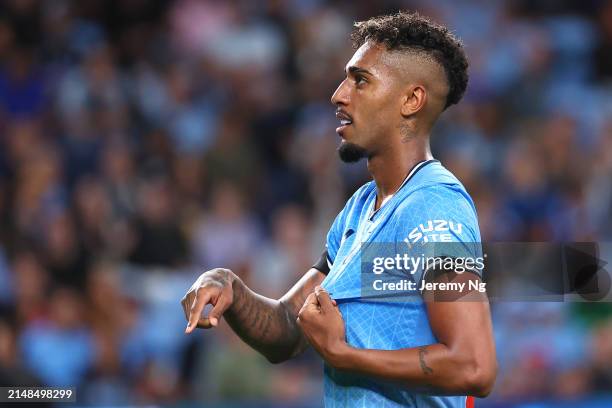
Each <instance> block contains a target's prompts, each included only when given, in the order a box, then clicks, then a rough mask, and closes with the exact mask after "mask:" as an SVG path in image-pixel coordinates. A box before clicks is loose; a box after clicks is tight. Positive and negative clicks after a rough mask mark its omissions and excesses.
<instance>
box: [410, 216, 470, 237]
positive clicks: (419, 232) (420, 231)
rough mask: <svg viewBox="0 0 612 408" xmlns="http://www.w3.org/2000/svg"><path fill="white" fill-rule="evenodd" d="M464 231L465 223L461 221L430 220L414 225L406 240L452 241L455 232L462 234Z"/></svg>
mask: <svg viewBox="0 0 612 408" xmlns="http://www.w3.org/2000/svg"><path fill="white" fill-rule="evenodd" d="M462 231H463V225H462V224H461V223H459V222H453V221H449V220H429V221H426V222H424V223H422V224H419V225H418V226H416V227H414V228H413V229H412V230H411V231H410V233H409V234H408V237H407V238H405V239H404V242H406V243H414V242H451V241H452V240H453V234H455V235H461V233H462Z"/></svg>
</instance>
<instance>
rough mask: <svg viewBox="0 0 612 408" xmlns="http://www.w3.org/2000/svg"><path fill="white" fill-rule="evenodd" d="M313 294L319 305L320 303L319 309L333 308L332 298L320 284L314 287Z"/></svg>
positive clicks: (324, 310)
mask: <svg viewBox="0 0 612 408" xmlns="http://www.w3.org/2000/svg"><path fill="white" fill-rule="evenodd" d="M315 295H316V297H317V300H318V301H319V305H321V311H323V312H326V311H328V310H331V309H333V307H334V303H333V301H332V298H331V297H330V296H329V293H327V291H326V290H325V289H323V288H322V287H321V286H317V287H316V288H315Z"/></svg>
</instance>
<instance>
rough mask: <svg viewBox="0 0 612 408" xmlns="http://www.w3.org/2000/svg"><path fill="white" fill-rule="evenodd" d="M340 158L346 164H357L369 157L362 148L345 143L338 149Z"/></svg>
mask: <svg viewBox="0 0 612 408" xmlns="http://www.w3.org/2000/svg"><path fill="white" fill-rule="evenodd" d="M338 156H340V160H342V161H343V162H345V163H355V162H358V161H359V160H361V159H364V158H366V157H368V152H367V151H366V149H364V148H363V147H361V146H357V145H356V144H353V143H348V142H343V143H342V144H341V145H340V147H338Z"/></svg>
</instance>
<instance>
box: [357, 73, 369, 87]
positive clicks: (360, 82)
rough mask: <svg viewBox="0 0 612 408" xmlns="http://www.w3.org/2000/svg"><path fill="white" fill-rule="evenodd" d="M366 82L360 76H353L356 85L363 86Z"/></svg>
mask: <svg viewBox="0 0 612 408" xmlns="http://www.w3.org/2000/svg"><path fill="white" fill-rule="evenodd" d="M366 82H367V81H366V79H365V78H364V77H362V76H361V75H357V76H355V83H356V84H357V85H363V84H365V83H366Z"/></svg>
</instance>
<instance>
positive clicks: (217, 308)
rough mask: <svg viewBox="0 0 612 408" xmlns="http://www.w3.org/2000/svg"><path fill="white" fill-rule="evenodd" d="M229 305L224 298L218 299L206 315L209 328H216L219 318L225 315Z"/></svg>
mask: <svg viewBox="0 0 612 408" xmlns="http://www.w3.org/2000/svg"><path fill="white" fill-rule="evenodd" d="M229 305H230V302H228V301H227V300H226V299H225V297H224V296H221V297H220V298H219V300H218V301H217V303H216V304H215V305H214V306H213V308H212V309H211V311H210V313H209V314H208V321H209V322H210V325H211V326H213V327H216V326H217V325H218V324H219V319H220V318H221V316H223V313H225V311H226V310H227V308H228V307H229Z"/></svg>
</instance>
